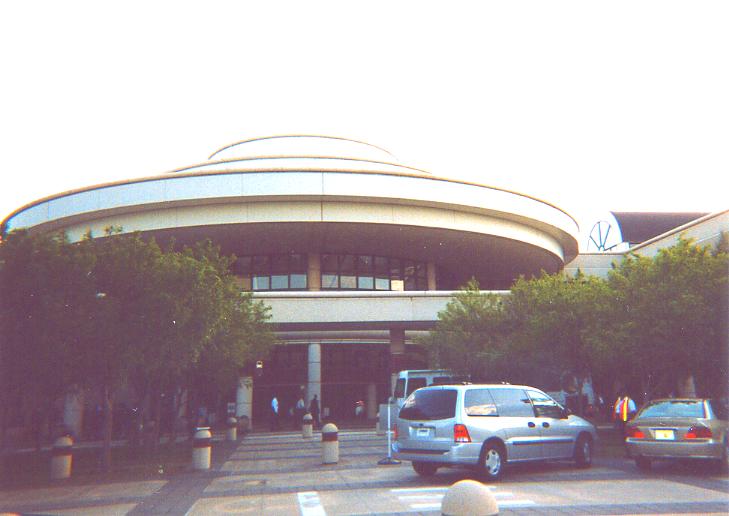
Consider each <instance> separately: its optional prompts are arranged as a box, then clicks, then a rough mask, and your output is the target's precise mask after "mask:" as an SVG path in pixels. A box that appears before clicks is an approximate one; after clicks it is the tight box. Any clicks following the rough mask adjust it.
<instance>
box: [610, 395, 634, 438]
mask: <svg viewBox="0 0 729 516" xmlns="http://www.w3.org/2000/svg"><path fill="white" fill-rule="evenodd" d="M635 412H636V407H635V402H634V401H633V399H632V398H631V397H630V396H628V393H627V392H624V393H623V395H622V396H618V399H617V400H615V404H614V405H613V419H614V420H615V427H616V428H617V429H618V430H620V433H621V434H623V435H625V424H626V423H627V422H628V421H630V420H631V419H632V418H633V416H634V415H635Z"/></svg>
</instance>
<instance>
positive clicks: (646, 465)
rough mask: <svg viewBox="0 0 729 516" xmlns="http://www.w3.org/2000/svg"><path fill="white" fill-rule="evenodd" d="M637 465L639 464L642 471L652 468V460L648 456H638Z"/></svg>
mask: <svg viewBox="0 0 729 516" xmlns="http://www.w3.org/2000/svg"><path fill="white" fill-rule="evenodd" d="M635 465H636V466H638V469H639V470H641V471H650V470H651V460H650V459H648V458H646V457H636V458H635Z"/></svg>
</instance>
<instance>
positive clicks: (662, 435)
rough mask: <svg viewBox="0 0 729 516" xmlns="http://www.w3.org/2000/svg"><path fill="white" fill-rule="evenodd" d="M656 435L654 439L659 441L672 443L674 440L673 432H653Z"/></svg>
mask: <svg viewBox="0 0 729 516" xmlns="http://www.w3.org/2000/svg"><path fill="white" fill-rule="evenodd" d="M654 431H655V434H656V439H661V440H664V441H672V440H673V439H675V437H674V434H673V430H658V429H656V430H654Z"/></svg>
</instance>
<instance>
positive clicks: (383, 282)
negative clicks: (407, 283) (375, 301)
mask: <svg viewBox="0 0 729 516" xmlns="http://www.w3.org/2000/svg"><path fill="white" fill-rule="evenodd" d="M375 290H390V280H389V279H388V278H375Z"/></svg>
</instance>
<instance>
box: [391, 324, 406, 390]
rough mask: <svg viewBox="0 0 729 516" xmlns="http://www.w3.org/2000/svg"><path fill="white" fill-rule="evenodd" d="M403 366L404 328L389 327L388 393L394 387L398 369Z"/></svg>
mask: <svg viewBox="0 0 729 516" xmlns="http://www.w3.org/2000/svg"><path fill="white" fill-rule="evenodd" d="M404 368H405V330H404V329H397V328H393V329H390V380H391V382H390V383H391V385H390V394H392V392H393V390H394V389H395V381H396V380H397V373H398V371H402V370H403V369H404Z"/></svg>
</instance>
